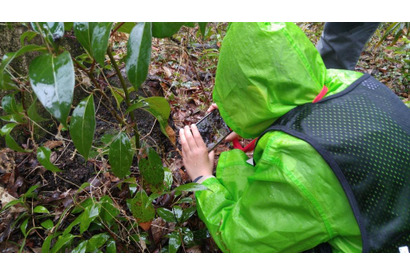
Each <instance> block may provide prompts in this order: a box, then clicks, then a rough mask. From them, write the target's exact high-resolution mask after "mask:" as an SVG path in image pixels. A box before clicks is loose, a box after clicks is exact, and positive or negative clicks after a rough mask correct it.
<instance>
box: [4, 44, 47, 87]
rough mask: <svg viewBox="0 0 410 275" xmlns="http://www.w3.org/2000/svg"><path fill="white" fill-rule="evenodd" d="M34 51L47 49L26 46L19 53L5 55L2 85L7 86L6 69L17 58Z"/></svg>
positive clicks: (45, 49)
mask: <svg viewBox="0 0 410 275" xmlns="http://www.w3.org/2000/svg"><path fill="white" fill-rule="evenodd" d="M34 51H47V48H46V47H44V46H38V45H26V46H23V47H21V48H20V49H19V50H18V51H17V52H12V53H7V54H5V55H3V58H2V61H1V65H0V84H1V83H3V85H4V84H5V83H4V81H5V75H6V74H5V71H4V70H5V69H6V67H7V66H8V65H9V64H10V63H11V62H12V61H13V60H14V59H15V58H17V57H19V56H21V55H23V54H25V53H28V52H34Z"/></svg>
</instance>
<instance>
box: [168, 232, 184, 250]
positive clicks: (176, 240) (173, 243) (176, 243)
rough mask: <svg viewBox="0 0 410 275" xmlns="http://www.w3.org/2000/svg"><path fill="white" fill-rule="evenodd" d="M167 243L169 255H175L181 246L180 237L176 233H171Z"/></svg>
mask: <svg viewBox="0 0 410 275" xmlns="http://www.w3.org/2000/svg"><path fill="white" fill-rule="evenodd" d="M168 238H169V242H168V251H169V252H170V253H176V252H177V251H178V249H179V247H180V246H181V244H182V242H181V237H180V236H179V233H178V232H172V233H170V234H168Z"/></svg>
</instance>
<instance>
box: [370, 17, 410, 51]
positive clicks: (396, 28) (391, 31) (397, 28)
mask: <svg viewBox="0 0 410 275" xmlns="http://www.w3.org/2000/svg"><path fill="white" fill-rule="evenodd" d="M409 34H410V22H402V23H400V22H393V23H390V24H389V25H388V26H387V28H386V30H385V31H384V34H383V36H382V38H380V41H379V42H378V43H377V44H376V47H379V46H380V45H381V44H382V43H383V41H385V40H386V38H387V37H388V36H390V35H392V36H393V41H392V42H391V45H390V46H393V45H394V44H396V42H397V41H398V40H399V39H400V37H402V36H408V35H409Z"/></svg>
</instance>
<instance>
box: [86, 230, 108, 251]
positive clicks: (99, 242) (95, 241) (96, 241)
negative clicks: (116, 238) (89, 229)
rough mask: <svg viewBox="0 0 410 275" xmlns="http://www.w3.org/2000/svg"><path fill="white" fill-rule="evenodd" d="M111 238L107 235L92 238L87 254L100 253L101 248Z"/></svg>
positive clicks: (102, 234)
mask: <svg viewBox="0 0 410 275" xmlns="http://www.w3.org/2000/svg"><path fill="white" fill-rule="evenodd" d="M109 238H110V236H109V235H108V234H107V233H101V234H97V235H94V236H92V237H91V239H89V240H88V243H87V250H86V251H87V252H90V253H95V252H97V251H98V249H99V248H101V246H103V245H104V244H105V242H106V241H107V240H108V239H109Z"/></svg>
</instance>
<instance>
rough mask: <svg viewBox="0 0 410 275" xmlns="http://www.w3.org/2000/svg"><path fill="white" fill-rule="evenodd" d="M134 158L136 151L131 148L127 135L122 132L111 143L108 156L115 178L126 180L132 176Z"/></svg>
mask: <svg viewBox="0 0 410 275" xmlns="http://www.w3.org/2000/svg"><path fill="white" fill-rule="evenodd" d="M133 156H134V151H133V150H132V148H131V141H130V139H129V138H128V136H127V134H125V133H124V132H121V133H120V134H119V135H118V136H117V138H116V139H115V140H114V141H113V142H112V143H111V145H110V151H109V155H108V159H109V162H110V164H111V169H112V171H113V173H114V175H115V176H117V177H119V178H124V177H125V176H127V175H129V174H130V167H131V164H132V159H133Z"/></svg>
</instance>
